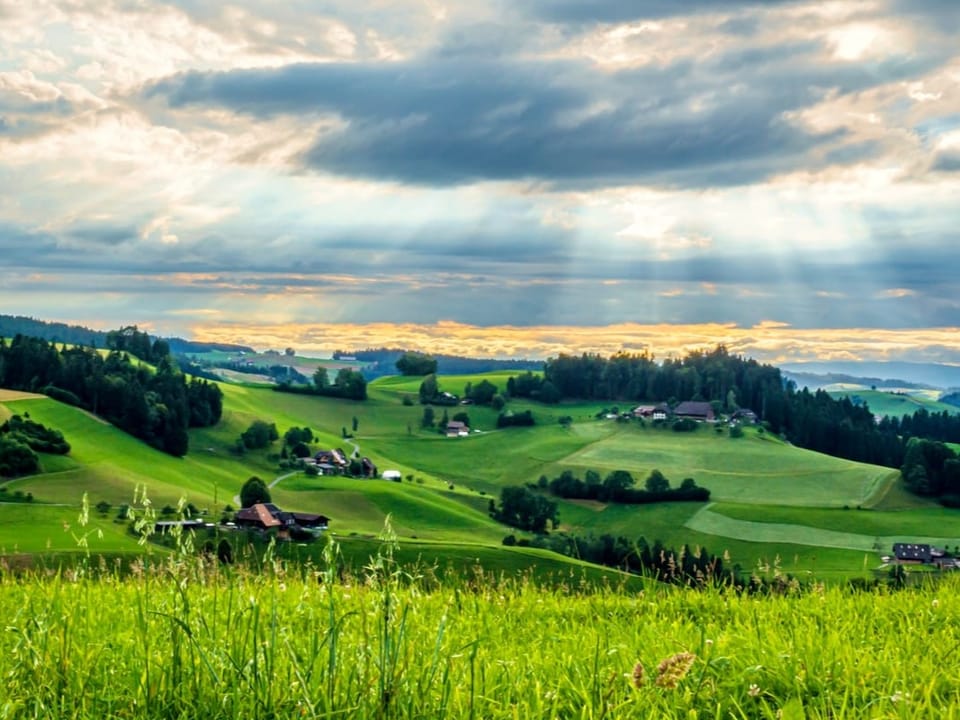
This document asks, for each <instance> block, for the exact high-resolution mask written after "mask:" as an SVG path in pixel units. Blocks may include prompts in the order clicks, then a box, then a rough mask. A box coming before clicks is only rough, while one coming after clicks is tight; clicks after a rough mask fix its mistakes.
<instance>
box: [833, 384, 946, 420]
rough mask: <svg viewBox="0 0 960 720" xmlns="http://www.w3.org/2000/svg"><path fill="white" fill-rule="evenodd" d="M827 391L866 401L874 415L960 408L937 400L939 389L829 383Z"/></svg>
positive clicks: (838, 395)
mask: <svg viewBox="0 0 960 720" xmlns="http://www.w3.org/2000/svg"><path fill="white" fill-rule="evenodd" d="M826 389H827V391H828V392H829V393H830V396H831V397H834V398H843V397H849V398H850V399H851V400H854V401H855V402H857V401H859V402H863V403H866V404H867V405H868V406H869V407H870V410H871V411H872V412H873V414H874V415H887V416H890V417H899V416H903V415H913V413H915V412H917V410H927V411H928V412H931V413H940V412H948V413H957V412H960V408H958V407H957V406H956V405H948V404H947V403H942V402H939V401H938V400H937V398H938V397H939V396H940V391H939V390H915V389H908V390H897V391H893V390H871V389H870V388H869V387H865V386H859V385H831V386H828V387H827V388H826Z"/></svg>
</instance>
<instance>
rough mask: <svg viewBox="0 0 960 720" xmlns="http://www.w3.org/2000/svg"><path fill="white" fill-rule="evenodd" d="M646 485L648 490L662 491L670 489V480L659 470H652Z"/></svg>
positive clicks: (653, 491) (652, 491)
mask: <svg viewBox="0 0 960 720" xmlns="http://www.w3.org/2000/svg"><path fill="white" fill-rule="evenodd" d="M645 487H646V489H647V492H651V493H662V492H666V491H667V490H669V489H670V481H669V480H667V478H666V477H664V474H663V473H662V472H660V471H659V470H651V471H650V475H648V476H647V482H646V486H645Z"/></svg>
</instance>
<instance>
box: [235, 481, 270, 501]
mask: <svg viewBox="0 0 960 720" xmlns="http://www.w3.org/2000/svg"><path fill="white" fill-rule="evenodd" d="M268 502H270V489H269V488H268V487H267V484H266V483H265V482H264V481H263V480H261V479H260V478H258V477H257V476H256V475H254V476H253V477H252V478H250V479H249V480H247V481H246V482H245V483H244V484H243V487H242V488H240V507H245V508H247V507H250V506H252V505H256V504H257V503H268Z"/></svg>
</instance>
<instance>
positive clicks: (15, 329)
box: [0, 315, 254, 354]
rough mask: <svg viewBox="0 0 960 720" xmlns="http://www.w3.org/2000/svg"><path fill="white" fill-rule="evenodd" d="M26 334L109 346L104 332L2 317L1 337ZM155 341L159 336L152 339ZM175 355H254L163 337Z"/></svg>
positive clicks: (228, 347)
mask: <svg viewBox="0 0 960 720" xmlns="http://www.w3.org/2000/svg"><path fill="white" fill-rule="evenodd" d="M17 335H26V336H29V337H35V338H40V339H42V340H46V341H48V342H61V343H68V344H70V345H83V346H85V347H99V348H102V347H106V345H107V333H106V332H104V331H102V330H91V329H90V328H86V327H83V326H82V325H68V324H66V323H62V322H48V321H46V320H37V319H35V318H31V317H25V316H23V315H0V337H8V338H12V337H16V336H17ZM153 337H154V339H156V338H158V337H160V336H159V335H157V336H153ZM163 339H164V340H166V341H167V344H168V345H169V346H170V351H171V352H172V353H174V354H181V353H202V352H211V351H214V350H221V351H223V352H250V353H252V352H254V349H253V348H251V347H247V346H246V345H234V344H231V343H205V342H196V341H194V340H184V339H183V338H163Z"/></svg>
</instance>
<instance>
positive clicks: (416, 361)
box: [397, 352, 437, 375]
mask: <svg viewBox="0 0 960 720" xmlns="http://www.w3.org/2000/svg"><path fill="white" fill-rule="evenodd" d="M397 370H399V371H400V374H401V375H431V374H434V373H436V372H437V360H436V358H433V357H431V356H430V355H424V354H423V353H418V352H405V353H404V354H403V355H401V356H400V358H399V359H398V360H397Z"/></svg>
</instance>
